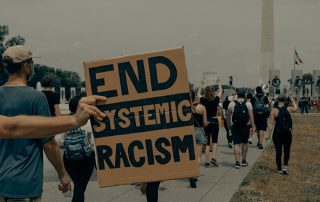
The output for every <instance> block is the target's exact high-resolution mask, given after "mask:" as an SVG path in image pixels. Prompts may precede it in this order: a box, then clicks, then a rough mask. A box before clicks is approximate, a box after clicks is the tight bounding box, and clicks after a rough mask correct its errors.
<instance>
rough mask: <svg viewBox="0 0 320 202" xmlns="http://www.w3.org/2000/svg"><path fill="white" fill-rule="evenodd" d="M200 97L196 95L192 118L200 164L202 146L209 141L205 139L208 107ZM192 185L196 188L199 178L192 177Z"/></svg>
mask: <svg viewBox="0 0 320 202" xmlns="http://www.w3.org/2000/svg"><path fill="white" fill-rule="evenodd" d="M199 102H200V99H199V97H196V98H195V99H194V101H193V103H192V118H193V124H194V131H195V136H196V152H197V154H198V161H199V166H200V161H201V156H202V148H203V145H205V144H206V143H207V141H206V139H205V132H204V127H206V126H208V124H209V123H208V120H207V113H206V108H205V107H204V106H203V105H202V104H200V103H199ZM189 181H190V186H191V187H192V188H196V187H197V185H196V181H197V178H190V179H189Z"/></svg>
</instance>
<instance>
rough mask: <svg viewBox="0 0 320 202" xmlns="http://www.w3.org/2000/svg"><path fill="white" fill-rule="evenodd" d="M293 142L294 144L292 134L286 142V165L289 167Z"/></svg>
mask: <svg viewBox="0 0 320 202" xmlns="http://www.w3.org/2000/svg"><path fill="white" fill-rule="evenodd" d="M291 142H292V134H291V133H290V134H288V136H286V139H285V141H284V143H283V144H284V165H285V166H288V163H289V159H290V147H291Z"/></svg>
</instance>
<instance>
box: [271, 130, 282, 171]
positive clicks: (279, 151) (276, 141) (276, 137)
mask: <svg viewBox="0 0 320 202" xmlns="http://www.w3.org/2000/svg"><path fill="white" fill-rule="evenodd" d="M273 144H274V147H275V149H276V163H277V167H278V171H281V170H282V165H281V156H282V144H281V140H280V137H279V134H276V133H274V134H273Z"/></svg>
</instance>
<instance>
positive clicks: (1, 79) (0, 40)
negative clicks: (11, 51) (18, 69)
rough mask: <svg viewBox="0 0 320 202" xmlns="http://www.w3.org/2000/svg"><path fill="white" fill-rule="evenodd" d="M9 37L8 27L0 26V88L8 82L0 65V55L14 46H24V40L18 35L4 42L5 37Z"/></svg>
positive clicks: (0, 59) (0, 64)
mask: <svg viewBox="0 0 320 202" xmlns="http://www.w3.org/2000/svg"><path fill="white" fill-rule="evenodd" d="M8 35H9V27H8V26H7V25H0V86H1V85H3V84H4V83H5V82H7V80H8V73H7V72H6V70H5V68H4V66H3V63H2V54H3V52H4V50H5V49H6V48H8V47H10V46H14V45H24V43H25V41H26V40H25V39H24V38H23V37H21V36H20V35H18V36H16V37H12V38H11V39H8V40H7V41H5V38H6V36H8Z"/></svg>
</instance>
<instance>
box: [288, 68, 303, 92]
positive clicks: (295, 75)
mask: <svg viewBox="0 0 320 202" xmlns="http://www.w3.org/2000/svg"><path fill="white" fill-rule="evenodd" d="M302 74H303V72H302V70H292V71H291V79H292V84H291V95H290V96H295V97H301V96H302V87H297V86H295V83H296V80H297V79H302Z"/></svg>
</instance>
